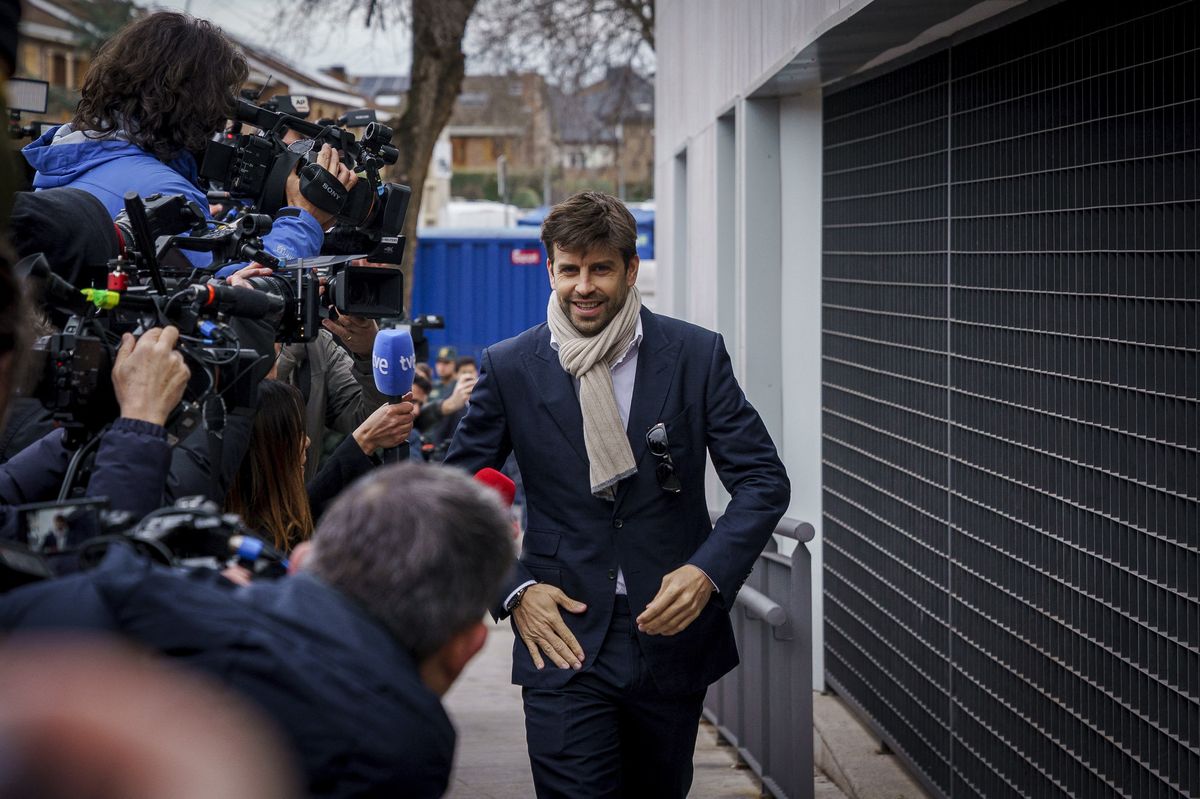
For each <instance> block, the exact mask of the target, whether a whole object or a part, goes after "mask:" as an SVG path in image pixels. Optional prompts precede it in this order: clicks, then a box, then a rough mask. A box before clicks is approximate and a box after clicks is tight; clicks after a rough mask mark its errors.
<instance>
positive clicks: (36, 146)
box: [21, 125, 208, 216]
mask: <svg viewBox="0 0 1200 799" xmlns="http://www.w3.org/2000/svg"><path fill="white" fill-rule="evenodd" d="M56 138H57V139H58V141H55V139H56ZM21 153H22V154H23V155H24V156H25V160H27V161H28V162H29V164H30V166H32V167H33V168H34V169H36V170H37V175H35V176H34V179H33V187H34V188H35V189H56V188H61V187H70V188H73V189H83V190H84V191H86V192H88V193H89V194H92V195H94V196H95V197H97V198H98V199H99V200H100V201H101V202H102V203H104V207H105V208H107V209H108V212H109V213H110V214H111V215H112V216H116V215H117V214H118V213H120V212H121V211H122V210H123V209H124V208H125V192H127V191H136V192H137V193H138V194H140V195H142V196H143V197H146V196H149V195H151V194H157V193H161V194H183V195H185V196H186V197H187V198H188V199H189V200H195V201H196V202H198V203H200V205H201V206H202V207H208V201H207V199H206V198H205V196H204V192H203V191H202V190H201V189H200V186H199V181H200V177H199V174H198V172H197V165H196V159H195V158H193V157H192V154H191V153H186V152H185V153H183V154H182V155H179V156H177V157H176V158H173V159H172V160H170V161H167V162H165V163H164V162H163V161H159V160H158V159H157V158H155V157H154V156H153V155H151V154H150V153H148V152H146V151H145V150H143V149H142V148H141V147H138V146H137V145H136V144H133V143H132V142H128V141H126V140H125V139H121V138H115V137H112V136H107V137H104V138H93V137H91V136H88V135H87V134H85V133H80V132H77V131H72V130H71V128H70V127H69V126H68V125H59V126H57V127H53V128H50V129H49V130H47V131H46V132H45V133H43V134H42V135H41V136H40V137H39V138H38V139H36V140H34V141H32V142H30V143H29V144H27V145H25V147H24V148H23V149H22V150H21Z"/></svg>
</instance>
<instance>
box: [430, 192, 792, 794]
mask: <svg viewBox="0 0 1200 799" xmlns="http://www.w3.org/2000/svg"><path fill="white" fill-rule="evenodd" d="M636 237H637V228H636V225H635V223H634V220H633V217H632V215H631V214H630V213H629V211H628V210H627V209H626V208H625V206H624V205H623V204H622V203H621V202H620V201H618V200H616V199H615V198H612V197H609V196H606V195H603V194H598V193H593V192H585V193H583V194H578V195H576V196H574V197H572V198H571V199H569V200H567V201H566V202H564V203H562V204H560V205H558V206H556V207H555V208H554V209H553V210H552V211H551V212H550V214H549V215H548V216H547V217H546V221H545V224H544V226H543V229H542V240H543V242H544V243H545V246H546V252H547V254H548V256H549V257H548V259H547V270H548V273H549V277H550V283H551V287H552V288H553V293H552V295H551V297H550V302H549V306H548V308H547V323H546V324H543V325H539V326H537V327H535V328H532V329H530V330H527V331H526V332H524V333H522V334H520V335H519V336H517V337H515V338H512V339H509V340H507V341H504V342H501V343H499V344H497V345H495V346H493V347H491V348H490V349H488V350H487V351H486V352H485V353H484V355H483V359H482V372H481V375H480V378H479V382H478V383H477V385H476V386H475V389H474V393H473V394H472V397H471V403H470V408H469V410H468V413H467V415H466V417H465V418H464V419H463V421H462V423H461V424H460V425H459V427H458V430H457V432H456V433H455V437H454V440H453V443H452V444H451V447H450V451H449V453H448V455H447V459H446V463H448V464H454V465H458V466H460V467H463V468H466V469H467V470H469V471H472V472H474V471H477V470H478V469H481V468H483V467H485V466H492V467H497V468H498V467H499V466H500V465H501V464H502V463H503V462H504V460H505V458H506V457H507V456H508V454H509V453H510V452H512V453H514V454H515V455H516V458H517V464H518V466H519V467H520V469H521V474H522V476H523V478H524V483H525V492H526V497H527V503H528V504H527V508H528V513H529V524H528V529H527V530H526V533H525V538H524V542H523V545H522V552H521V557H520V560H519V562H518V563H517V565H516V568H515V569H514V571H513V573H512V574H511V575H510V578H509V580H508V581H507V585H505V586H504V588H503V592H502V595H501V596H499V597H497V600H498V605H497V607H496V608H495V610H494V613H495V614H496V615H497V617H503V616H506V615H509V614H511V616H512V619H513V622H514V627H515V629H516V632H517V634H518V640H517V641H516V643H515V646H514V651H513V682H514V683H516V684H518V685H521V686H523V695H524V703H525V726H526V737H527V742H528V746H529V756H530V762H531V764H532V767H533V776H534V782H535V784H536V786H537V791H538V796H539V797H559V796H562V797H567V796H571V797H589V798H591V797H620V796H653V797H682V796H685V795H686V794H687V792H688V789H689V787H690V786H691V781H692V754H693V751H694V748H695V742H696V731H697V727H698V724H699V719H700V713H701V709H702V702H703V698H704V693H705V690H706V689H707V687H708V685H709V684H710V683H712V682H713V681H715V680H716V679H718V678H719V677H721V675H723V674H725V673H726V672H728V671H729V670H730V669H732V668H733V667H734V666H736V665H737V662H738V656H737V648H736V645H735V643H734V639H733V632H732V627H731V625H730V621H729V611H730V609H731V608H732V607H733V601H734V598H735V596H736V595H737V592H738V589H739V588H740V587H741V586H742V583H743V582H744V581H745V580H746V577H747V576H748V575H749V573H750V570H751V568H752V567H753V565H754V562H755V559H756V558H757V556H758V554H759V553H760V552H761V551H762V549H763V547H764V545H765V544H766V542H767V540H768V539H769V538H770V535H771V532H772V530H773V529H774V527H775V525H776V523H777V522H778V521H779V519H780V517H781V516H782V515H783V513H784V511H785V510H786V508H787V505H788V499H789V495H790V486H789V484H788V479H787V475H786V473H785V471H784V468H783V465H782V464H781V463H780V461H779V458H778V456H777V454H776V452H775V446H774V444H773V443H772V441H771V437H770V435H769V434H768V433H767V430H766V428H765V427H764V425H763V423H762V420H761V419H760V418H759V416H758V413H757V412H756V411H755V410H754V408H753V407H751V406H750V404H749V403H748V402H747V401H746V397H745V395H744V394H743V393H742V391H741V389H740V387H739V386H738V384H737V380H736V379H735V378H734V375H733V369H732V367H731V365H730V362H729V356H728V354H727V353H726V351H725V346H724V343H723V341H722V339H721V336H720V335H718V334H716V333H713V332H711V331H708V330H704V329H702V328H699V327H696V326H694V325H690V324H687V323H685V322H681V321H679V320H676V319H671V318H669V317H665V316H660V315H658V314H655V313H651V312H650V311H648V310H646V309H644V308H642V307H641V299H640V295H639V294H638V291H637V287H636V283H637V274H638V263H639V262H638V257H637V252H636ZM706 454H707V455H710V456H711V457H712V461H713V464H714V465H715V467H716V470H717V474H718V475H719V476H720V479H721V481H722V483H723V484H724V485H725V487H726V488H727V489H728V491H729V492H730V494H731V497H732V499H731V500H730V502H729V505H728V507H727V508H726V510H725V513H724V515H723V516H722V518H721V519H720V521H719V522H718V523H717V525H716V527H715V528H714V527H713V526H712V524H711V523H710V521H709V516H708V510H707V504H706V501H705V490H704V474H705V461H706V460H707V458H706V457H705V456H706Z"/></svg>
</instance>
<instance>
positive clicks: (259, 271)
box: [225, 261, 275, 289]
mask: <svg viewBox="0 0 1200 799" xmlns="http://www.w3.org/2000/svg"><path fill="white" fill-rule="evenodd" d="M273 274H275V273H274V271H272V270H271V268H270V267H267V266H263V265H262V264H260V263H259V262H258V261H251V262H250V264H249V265H248V266H243V267H242V268H241V269H239V270H237V271H236V272H234V273H233V274H232V275H230V276H229V277H227V278H225V285H227V286H233V287H234V288H239V289H253V288H254V286H252V285H250V283H249V280H250V278H252V277H266V276H268V275H273Z"/></svg>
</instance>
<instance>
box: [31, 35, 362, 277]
mask: <svg viewBox="0 0 1200 799" xmlns="http://www.w3.org/2000/svg"><path fill="white" fill-rule="evenodd" d="M247 74H248V68H247V65H246V60H245V58H244V57H243V56H242V54H241V53H240V52H238V50H237V49H236V48H235V47H234V46H233V44H232V43H230V41H229V40H228V39H226V38H225V36H224V34H222V33H221V30H220V29H219V28H217V27H216V26H214V25H213V24H212V23H210V22H208V21H207V20H200V19H195V18H193V17H190V16H188V15H186V14H180V13H175V12H168V11H160V12H156V13H153V14H149V15H147V16H145V17H143V18H141V19H139V20H137V21H135V22H133V23H130V24H129V25H127V26H126V27H124V28H122V29H121V31H119V32H118V33H117V35H116V36H114V37H113V38H111V39H109V40H108V41H107V42H106V43H105V44H104V45H103V46H102V47H101V48H100V51H99V52H98V53H97V55H96V57H95V59H93V60H92V63H91V66H90V67H89V68H88V72H87V76H86V77H85V78H84V83H83V88H82V99H81V100H80V102H79V105H78V107H77V109H76V112H75V117H74V119H73V120H72V121H71V122H70V123H68V124H66V125H62V126H58V127H53V128H50V129H49V130H47V131H46V133H45V134H44V135H43V136H42V137H41V138H39V139H37V140H36V141H34V142H32V143H31V144H29V145H27V146H26V147H25V148H24V149H23V150H22V153H23V154H24V155H25V158H26V159H27V160H28V161H29V163H30V164H31V165H32V166H33V167H34V169H36V170H37V174H36V176H35V177H34V182H33V184H34V187H35V188H37V189H45V188H53V187H61V186H71V187H75V188H79V189H83V190H85V191H87V192H89V193H91V194H93V195H95V196H96V197H97V198H99V199H100V201H101V202H103V203H104V205H105V207H106V208H107V209H108V212H109V215H110V216H112V217H115V216H116V215H117V214H118V213H120V211H121V210H122V209H123V208H124V196H125V193H126V192H128V191H134V192H136V193H137V194H139V195H142V196H149V195H152V194H164V195H171V194H182V195H184V196H185V197H187V198H188V199H189V200H193V201H195V202H196V203H197V204H198V205H199V206H200V207H201V208H203V209H207V208H208V200H207V197H206V195H205V192H204V190H203V189H202V188H201V187H200V185H199V177H198V165H197V164H198V159H199V158H201V157H202V156H203V154H204V150H205V146H206V144H207V143H208V141H209V139H210V138H212V137H213V135H215V134H216V133H218V132H219V131H221V130H222V129H223V127H224V124H225V121H226V119H227V118H229V117H230V116H231V115H232V113H233V103H234V98H235V97H236V96H237V94H238V91H239V89H240V88H241V86H242V83H243V82H244V81H245V79H246V76H247ZM318 163H319V164H320V165H321V166H322V167H324V168H325V169H327V170H329V171H330V172H331V173H332V174H333V175H334V176H335V177H336V178H337V180H338V181H339V182H340V183H342V185H344V186H345V187H346V188H347V190H348V189H350V188H352V187H353V186H354V184H355V183H357V181H358V176H357V175H355V174H354V173H353V172H351V171H350V170H349V169H347V168H346V167H345V166H344V165H343V164H342V161H341V159H340V157H339V155H338V153H337V151H336V150H333V149H331V148H329V147H328V146H325V147H323V148H322V150H321V152H320V155H319V157H318ZM286 198H287V202H288V204H289V206H290V208H284V209H283V210H282V211H281V212H280V214H279V216H278V218H277V219H276V221H275V225H274V227H273V228H272V231H271V232H270V233H269V234H267V235H266V236H265V237H264V239H263V241H264V245H265V247H266V249H267V250H269V251H270V252H271V253H272V254H274V255H275V256H277V257H279V258H280V259H283V260H289V259H293V258H299V257H307V256H312V255H316V254H318V253H319V252H320V250H321V244H322V241H323V239H324V231H325V229H326V228H327V227H328V226H329V225H330V223H331V222H332V220H333V217H332V215H330V214H328V213H325V212H323V211H321V210H319V209H318V208H316V206H314V205H313V204H312V203H310V202H309V201H308V200H306V199H305V198H304V196H303V195H302V194H301V192H300V178H299V177H298V176H297V175H295V174H293V175H291V177H290V178H289V179H288V182H287V186H286ZM196 257H197V260H196V262H197V263H203V262H206V261H200V260H199V259H207V258H208V256H207V255H204V254H199V255H197V256H196Z"/></svg>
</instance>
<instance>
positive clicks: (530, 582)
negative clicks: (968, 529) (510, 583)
mask: <svg viewBox="0 0 1200 799" xmlns="http://www.w3.org/2000/svg"><path fill="white" fill-rule="evenodd" d="M531 585H537V580H526V581H525V582H523V583H521V584H520V585H518V586H517V587H516V588H515V589H514V590H513V592H512V593H511V594H509V595H508V596H507V597H505V598H504V611H505V612H506V613H507V612H508V611H510V610H512V601H513V599H514V598H515V597H516V596H517V594H519V593H521V592H522V591H524V590H525V589H526V588H528V587H529V586H531Z"/></svg>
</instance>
